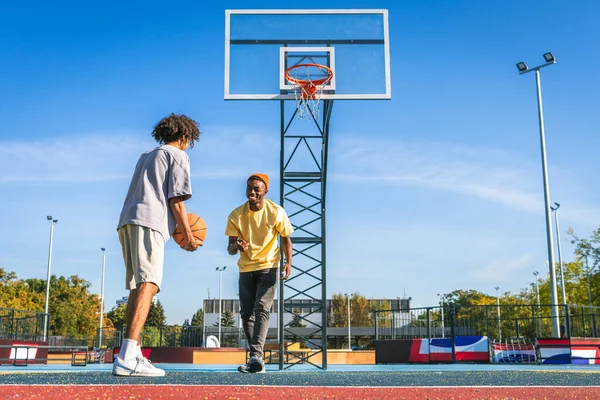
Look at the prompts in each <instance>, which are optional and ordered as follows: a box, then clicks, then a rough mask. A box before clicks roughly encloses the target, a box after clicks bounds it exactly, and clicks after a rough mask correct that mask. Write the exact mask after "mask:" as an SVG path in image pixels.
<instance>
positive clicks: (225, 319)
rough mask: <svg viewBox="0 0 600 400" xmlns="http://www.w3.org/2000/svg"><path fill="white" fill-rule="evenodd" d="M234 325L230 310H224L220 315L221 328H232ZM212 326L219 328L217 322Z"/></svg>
mask: <svg viewBox="0 0 600 400" xmlns="http://www.w3.org/2000/svg"><path fill="white" fill-rule="evenodd" d="M234 324H235V320H234V318H233V313H232V312H231V311H230V310H225V311H223V313H222V314H221V326H222V327H227V328H229V327H232V326H233V325H234ZM213 326H219V322H218V321H217V322H215V323H214V324H213Z"/></svg>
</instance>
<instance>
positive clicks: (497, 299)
mask: <svg viewBox="0 0 600 400" xmlns="http://www.w3.org/2000/svg"><path fill="white" fill-rule="evenodd" d="M495 289H496V308H497V310H498V335H499V337H500V340H502V328H501V327H500V294H499V292H498V291H499V290H500V288H499V287H498V286H496V287H495Z"/></svg>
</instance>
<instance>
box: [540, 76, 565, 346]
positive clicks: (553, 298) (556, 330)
mask: <svg viewBox="0 0 600 400" xmlns="http://www.w3.org/2000/svg"><path fill="white" fill-rule="evenodd" d="M535 82H536V84H537V99H538V117H539V121H540V144H541V148H542V173H543V179H544V205H545V207H544V208H545V211H546V236H547V241H548V262H549V267H550V302H551V303H552V304H551V314H552V336H553V337H555V338H557V337H560V327H559V323H558V301H557V299H558V294H557V293H556V271H555V263H554V244H553V239H552V221H551V212H550V187H549V185H548V165H547V160H546V137H545V134H544V113H543V108H542V88H541V83H540V71H539V69H536V70H535Z"/></svg>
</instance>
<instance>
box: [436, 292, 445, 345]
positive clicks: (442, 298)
mask: <svg viewBox="0 0 600 400" xmlns="http://www.w3.org/2000/svg"><path fill="white" fill-rule="evenodd" d="M438 296H440V301H441V303H442V339H443V338H444V337H445V336H444V335H445V332H444V296H443V295H441V294H439V293H438Z"/></svg>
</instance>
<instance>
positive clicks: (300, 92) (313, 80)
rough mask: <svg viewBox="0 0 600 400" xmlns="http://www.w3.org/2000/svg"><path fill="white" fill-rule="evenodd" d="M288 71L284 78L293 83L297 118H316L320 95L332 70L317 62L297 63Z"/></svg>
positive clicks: (329, 78)
mask: <svg viewBox="0 0 600 400" xmlns="http://www.w3.org/2000/svg"><path fill="white" fill-rule="evenodd" d="M288 71H289V75H288ZM288 71H286V78H287V79H288V80H289V81H290V82H291V83H292V84H294V98H295V99H296V106H297V107H298V112H297V116H298V118H299V119H304V120H307V119H315V120H316V119H317V118H318V117H319V110H320V102H321V96H322V95H323V91H324V89H325V85H326V84H327V83H328V82H329V81H330V80H331V78H332V77H333V72H332V71H331V70H330V69H329V68H328V67H325V66H324V65H319V64H297V65H296V66H294V67H291V68H290V69H289V70H288ZM311 75H312V77H311Z"/></svg>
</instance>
